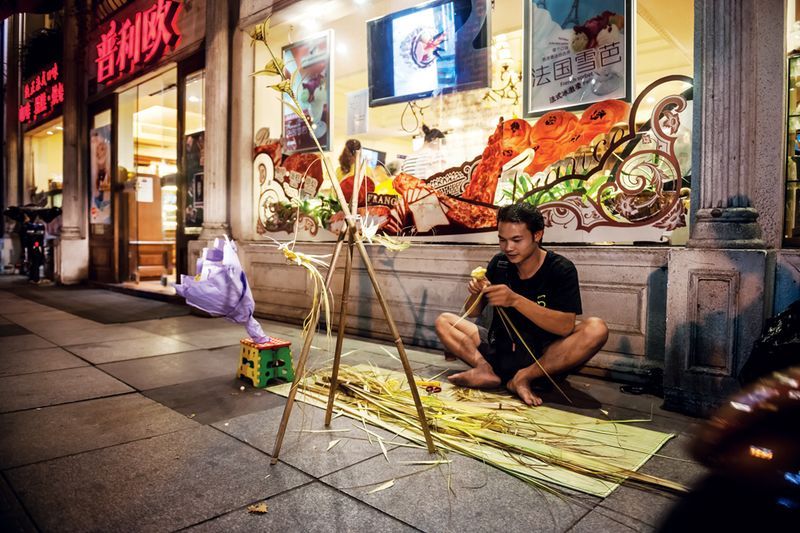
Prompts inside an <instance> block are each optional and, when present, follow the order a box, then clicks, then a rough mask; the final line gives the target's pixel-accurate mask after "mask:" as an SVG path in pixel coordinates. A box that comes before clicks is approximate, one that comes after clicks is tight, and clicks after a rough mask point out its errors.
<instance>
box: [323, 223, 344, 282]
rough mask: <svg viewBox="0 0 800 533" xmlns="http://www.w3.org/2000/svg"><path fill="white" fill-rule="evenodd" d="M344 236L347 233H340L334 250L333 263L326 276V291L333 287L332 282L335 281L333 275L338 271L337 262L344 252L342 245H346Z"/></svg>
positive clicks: (329, 265) (330, 264) (329, 266)
mask: <svg viewBox="0 0 800 533" xmlns="http://www.w3.org/2000/svg"><path fill="white" fill-rule="evenodd" d="M344 235H345V232H341V233H339V237H338V238H337V239H336V247H335V248H334V249H333V257H331V262H330V263H329V264H328V273H327V274H325V289H327V288H328V287H330V286H331V282H332V281H333V273H334V271H335V270H336V262H337V261H338V260H339V254H340V253H341V251H342V244H344Z"/></svg>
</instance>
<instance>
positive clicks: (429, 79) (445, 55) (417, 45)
mask: <svg viewBox="0 0 800 533" xmlns="http://www.w3.org/2000/svg"><path fill="white" fill-rule="evenodd" d="M487 1H488V0H433V1H431V2H428V3H425V4H421V5H419V6H416V7H412V8H409V9H404V10H402V11H397V12H396V13H392V14H390V15H386V16H385V17H381V18H378V19H374V20H370V21H368V22H367V44H368V57H369V60H368V62H369V69H368V70H369V105H370V107H376V106H381V105H386V104H395V103H398V102H406V101H409V100H417V99H420V98H428V97H430V96H433V95H436V94H444V93H450V92H454V91H465V90H470V89H479V88H482V87H488V86H489V84H490V76H491V70H490V66H489V61H490V56H491V54H490V50H489V20H488V16H489V15H488V14H489V10H488V9H487Z"/></svg>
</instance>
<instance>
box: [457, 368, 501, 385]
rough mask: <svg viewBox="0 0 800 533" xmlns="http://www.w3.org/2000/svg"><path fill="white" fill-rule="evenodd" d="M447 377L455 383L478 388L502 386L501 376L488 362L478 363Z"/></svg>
mask: <svg viewBox="0 0 800 533" xmlns="http://www.w3.org/2000/svg"><path fill="white" fill-rule="evenodd" d="M447 379H449V380H450V383H452V384H454V385H459V386H461V387H473V388H477V389H490V388H492V387H499V386H500V377H499V376H498V375H497V374H495V373H494V371H493V370H492V367H491V366H489V365H488V364H483V365H478V366H476V367H475V368H470V369H469V370H465V371H464V372H459V373H458V374H453V375H452V376H449V377H448V378H447Z"/></svg>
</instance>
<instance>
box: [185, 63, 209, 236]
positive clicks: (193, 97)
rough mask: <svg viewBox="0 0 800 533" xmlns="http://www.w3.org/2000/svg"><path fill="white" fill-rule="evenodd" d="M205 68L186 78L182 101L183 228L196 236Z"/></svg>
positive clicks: (199, 213)
mask: <svg viewBox="0 0 800 533" xmlns="http://www.w3.org/2000/svg"><path fill="white" fill-rule="evenodd" d="M204 91H205V71H202V70H201V71H199V72H195V73H193V74H190V75H189V76H187V77H186V93H185V94H186V99H185V102H184V119H183V120H184V139H183V140H184V155H183V157H184V165H183V168H184V173H185V175H186V208H185V212H184V227H185V232H186V234H187V235H199V234H200V231H201V230H202V229H203V167H204V165H205V129H206V126H205V97H204V96H205V95H204Z"/></svg>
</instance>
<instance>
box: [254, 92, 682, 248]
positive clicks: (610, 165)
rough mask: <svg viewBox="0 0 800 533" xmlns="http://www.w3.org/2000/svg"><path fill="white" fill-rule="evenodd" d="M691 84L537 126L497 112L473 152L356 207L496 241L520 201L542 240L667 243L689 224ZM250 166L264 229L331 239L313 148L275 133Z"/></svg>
mask: <svg viewBox="0 0 800 533" xmlns="http://www.w3.org/2000/svg"><path fill="white" fill-rule="evenodd" d="M666 84H671V85H669V86H668V87H669V88H677V87H682V88H683V89H685V90H683V91H681V92H680V93H678V94H675V93H676V92H677V91H673V94H669V95H668V96H665V97H662V98H660V99H658V100H656V104H655V105H654V106H653V108H652V112H651V113H650V117H649V120H646V121H644V123H638V124H637V121H636V116H637V113H638V112H639V109H640V108H641V106H642V103H643V102H644V101H645V99H648V98H650V100H653V99H654V98H655V96H654V95H655V94H664V93H665V85H666ZM691 87H692V80H691V78H688V77H686V76H668V77H666V78H663V79H662V80H659V81H657V82H655V83H653V84H651V85H650V86H648V87H647V88H646V89H645V90H644V91H643V92H642V93H641V94H640V95H639V96H638V97H637V99H636V100H635V101H634V103H633V104H632V105H631V104H628V103H627V102H624V101H620V100H604V101H602V102H597V103H595V104H592V105H591V106H590V107H589V108H587V109H586V110H585V111H583V113H582V114H581V115H580V117H578V116H577V115H575V114H574V113H572V112H570V111H565V110H554V111H550V112H548V113H546V114H545V115H543V116H542V117H540V118H539V119H538V120H537V121H536V122H535V123H534V124H530V123H529V122H528V121H526V120H524V119H520V118H514V119H511V120H504V119H502V118H501V119H500V120H499V121H498V124H497V127H496V128H495V131H494V132H493V133H492V134H491V135H490V136H489V139H488V142H487V145H486V147H485V148H484V150H483V152H482V154H481V155H480V156H479V157H477V158H475V159H473V160H470V161H467V162H464V163H463V164H461V165H459V166H458V167H453V168H450V169H447V170H445V171H443V172H439V173H437V174H434V175H433V176H429V177H419V176H413V175H410V174H406V173H400V174H398V175H396V176H393V177H391V178H388V179H385V180H384V181H380V182H378V183H377V184H376V185H375V190H374V191H371V192H369V194H366V195H365V197H366V201H365V202H363V203H360V205H361V207H359V209H358V214H359V215H361V216H362V217H373V219H374V220H375V221H377V223H379V225H380V231H382V232H383V233H385V234H387V235H392V236H405V237H418V238H420V239H422V240H433V241H448V240H454V241H459V242H493V240H494V239H495V235H494V230H495V228H496V225H497V219H496V215H497V209H498V208H499V207H500V206H502V205H506V204H510V203H514V202H520V201H525V202H530V203H533V204H535V205H537V206H538V207H539V208H540V210H541V211H542V213H543V215H544V217H545V223H546V227H547V228H548V229H547V230H546V235H547V237H546V240H548V241H549V242H553V241H561V242H605V241H615V242H632V241H637V240H643V241H645V240H647V241H660V240H663V237H664V235H665V234H668V233H669V232H671V231H673V230H675V229H677V228H680V227H684V226H685V225H686V214H687V208H688V198H689V189H688V183H684V171H683V170H682V169H681V159H682V157H679V156H678V154H677V145H678V142H679V136H683V137H682V138H683V139H684V142H683V144H684V145H689V146H690V141H689V140H688V139H687V138H686V136H687V135H688V133H687V132H688V131H690V127H691V104H690V103H689V102H688V101H687V96H686V95H688V94H690V92H691ZM684 93H685V94H684ZM257 137H258V136H257ZM262 137H263V136H262ZM301 156H302V157H303V158H304V159H302V158H301ZM686 157H688V156H687V154H684V155H683V159H684V164H687V162H686V161H685V158H686ZM253 170H254V176H255V183H254V184H255V191H256V193H257V194H256V208H257V211H258V214H259V216H258V222H257V232H258V233H259V234H260V235H265V236H266V235H269V234H270V233H273V232H286V233H294V231H295V227H296V225H297V224H299V225H300V228H301V231H300V232H299V236H300V238H301V239H302V238H308V239H312V240H327V239H334V238H335V236H336V234H337V232H338V231H340V230H341V228H343V227H344V220H343V214H341V212H340V210H338V209H337V203H336V201H335V200H334V199H332V198H330V197H327V196H325V195H322V196H320V195H318V194H317V193H318V191H319V190H320V188H321V185H322V168H321V165H320V164H319V159H317V156H316V155H312V154H293V155H291V156H289V157H284V156H283V155H282V152H281V141H280V140H276V139H273V140H271V141H269V142H263V143H262V144H260V145H259V146H256V147H255V159H254V169H253ZM284 237H285V235H284Z"/></svg>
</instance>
